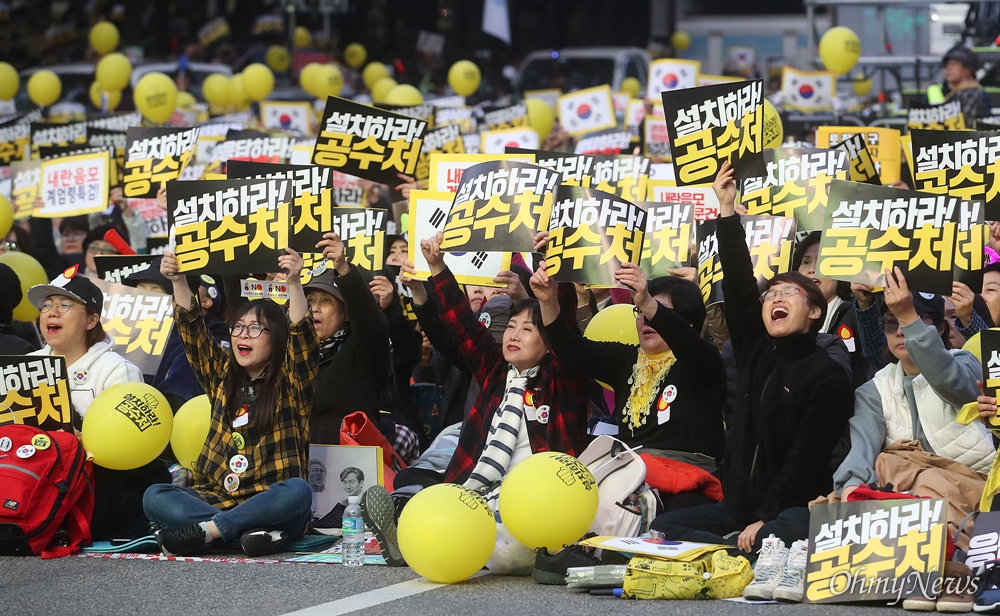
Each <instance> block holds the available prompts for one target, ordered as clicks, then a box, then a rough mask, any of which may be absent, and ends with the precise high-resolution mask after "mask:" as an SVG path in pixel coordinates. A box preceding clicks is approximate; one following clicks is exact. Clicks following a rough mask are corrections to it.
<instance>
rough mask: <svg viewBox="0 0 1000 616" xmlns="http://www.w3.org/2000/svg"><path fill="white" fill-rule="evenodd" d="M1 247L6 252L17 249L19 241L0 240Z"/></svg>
mask: <svg viewBox="0 0 1000 616" xmlns="http://www.w3.org/2000/svg"><path fill="white" fill-rule="evenodd" d="M0 249H2V250H3V251H4V252H10V251H13V250H17V242H13V241H10V240H4V241H2V242H0Z"/></svg>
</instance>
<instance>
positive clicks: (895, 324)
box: [882, 314, 934, 335]
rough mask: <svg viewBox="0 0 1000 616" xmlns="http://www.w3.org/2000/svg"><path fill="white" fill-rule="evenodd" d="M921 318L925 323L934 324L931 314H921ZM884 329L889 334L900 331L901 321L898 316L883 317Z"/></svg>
mask: <svg viewBox="0 0 1000 616" xmlns="http://www.w3.org/2000/svg"><path fill="white" fill-rule="evenodd" d="M920 320H921V321H923V322H924V324H926V325H930V326H931V327H933V326H934V319H932V318H930V317H929V316H927V315H925V314H924V315H920ZM882 331H883V332H885V333H886V334H888V335H892V334H895V333H896V332H897V331H899V321H897V320H896V317H885V318H883V319H882Z"/></svg>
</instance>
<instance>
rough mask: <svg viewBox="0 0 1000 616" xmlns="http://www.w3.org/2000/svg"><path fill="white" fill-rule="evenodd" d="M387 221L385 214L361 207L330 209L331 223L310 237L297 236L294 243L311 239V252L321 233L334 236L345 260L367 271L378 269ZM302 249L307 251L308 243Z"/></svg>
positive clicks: (380, 267) (379, 210)
mask: <svg viewBox="0 0 1000 616" xmlns="http://www.w3.org/2000/svg"><path fill="white" fill-rule="evenodd" d="M388 222H389V211H388V210H381V209H377V208H364V207H335V208H333V216H332V224H331V225H330V227H329V228H328V229H326V230H324V231H320V232H319V233H317V234H316V235H315V236H313V237H311V238H310V237H309V236H308V235H307V234H304V233H299V234H297V235H296V236H295V238H294V239H295V240H296V241H304V239H305V238H308V240H310V241H311V240H312V239H315V240H316V241H315V242H312V248H311V250H315V246H316V243H317V242H319V241H320V240H321V239H322V235H323V233H325V232H330V233H336V234H337V235H339V236H340V239H342V240H343V241H344V247H345V248H346V249H347V260H348V261H350V262H351V263H353V264H354V265H357V266H360V267H363V268H365V269H367V270H369V271H375V270H380V269H382V265H383V262H384V259H385V233H386V226H387V224H388ZM301 247H302V250H307V249H310V248H309V244H308V242H305V243H303V244H301ZM292 248H295V246H292Z"/></svg>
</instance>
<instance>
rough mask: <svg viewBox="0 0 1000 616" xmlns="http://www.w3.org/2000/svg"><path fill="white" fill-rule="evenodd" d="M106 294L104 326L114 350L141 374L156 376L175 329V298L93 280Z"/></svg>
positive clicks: (103, 312) (103, 316) (103, 313)
mask: <svg viewBox="0 0 1000 616" xmlns="http://www.w3.org/2000/svg"><path fill="white" fill-rule="evenodd" d="M91 282H93V283H94V284H95V285H97V287H98V288H99V289H101V291H102V292H103V293H104V306H103V308H102V309H101V323H102V324H103V325H104V331H105V332H107V334H108V335H109V336H111V337H112V338H113V339H114V341H115V350H116V351H117V352H118V353H120V354H121V355H122V356H124V357H125V359H127V360H129V361H130V362H132V363H133V364H135V365H136V366H138V367H139V369H140V370H142V373H143V374H146V375H153V374H156V370H157V368H159V366H160V360H161V359H163V351H164V349H166V347H167V338H169V337H170V330H171V329H173V326H174V303H173V297H172V296H170V295H167V294H165V293H157V292H155V291H140V290H139V289H133V288H132V287H127V286H125V285H123V284H118V283H114V282H107V281H105V280H98V279H93V278H92V279H91Z"/></svg>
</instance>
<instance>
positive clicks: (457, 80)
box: [448, 60, 483, 96]
mask: <svg viewBox="0 0 1000 616" xmlns="http://www.w3.org/2000/svg"><path fill="white" fill-rule="evenodd" d="M482 79H483V75H482V73H481V72H480V71H479V67H478V66H476V63H475V62H472V61H470V60H459V61H458V62H456V63H454V64H452V65H451V68H449V69H448V85H449V86H451V89H452V90H454V91H455V94H458V95H459V96H469V95H470V94H472V93H473V92H475V91H476V90H478V89H479V83H480V82H481V81H482Z"/></svg>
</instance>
